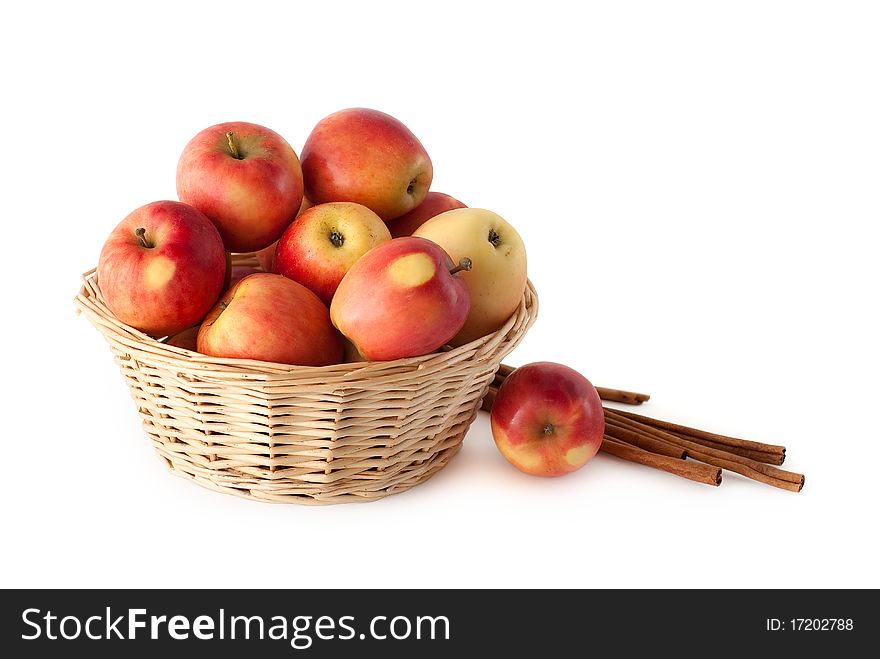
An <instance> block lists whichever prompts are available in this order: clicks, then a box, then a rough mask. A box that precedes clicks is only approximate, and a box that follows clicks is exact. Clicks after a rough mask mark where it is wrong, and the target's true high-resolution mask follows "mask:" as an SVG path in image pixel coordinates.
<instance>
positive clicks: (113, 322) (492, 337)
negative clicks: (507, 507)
mask: <svg viewBox="0 0 880 659" xmlns="http://www.w3.org/2000/svg"><path fill="white" fill-rule="evenodd" d="M233 263H234V264H235V265H253V264H255V263H256V259H255V258H254V255H253V254H234V255H233ZM81 278H82V285H81V287H80V290H79V292H78V293H77V295H76V297H75V298H74V304H75V306H76V309H77V313H83V314H85V316H86V317H87V318H88V319H89V321H90V322H91V323H92V324H93V325H94V326H95V327H96V328H97V329H98V330H99V331H100V332H101V333H102V334H103V335H104V336H105V338H108V339H109V338H113V339H115V340H116V341H118V342H120V343H122V344H125V345H128V346H130V347H132V348H133V349H136V350H138V351H139V352H140V351H145V352H147V353H149V354H150V355H151V356H153V357H154V358H156V359H158V360H160V361H162V362H163V363H166V364H169V365H171V364H174V365H176V366H177V367H179V368H182V369H185V370H191V369H196V370H198V371H199V372H203V371H211V372H213V373H214V374H216V375H223V374H224V373H225V374H227V375H230V376H234V377H235V379H253V378H258V379H261V380H263V379H267V378H268V379H272V378H275V377H280V378H284V377H285V376H290V375H295V376H297V377H298V378H302V377H304V376H308V375H314V376H315V377H316V378H321V377H322V376H323V377H327V376H330V377H334V378H339V377H343V378H346V379H348V378H350V377H351V378H360V377H374V376H376V375H380V374H381V373H382V372H383V371H387V372H396V373H399V372H400V371H408V370H419V371H424V370H426V369H430V368H431V367H439V368H442V366H443V365H445V364H448V363H450V362H456V361H459V360H461V359H466V358H467V356H468V355H471V354H473V352H474V350H480V351H481V352H482V351H484V350H486V349H487V348H488V349H489V352H495V351H496V350H500V351H501V352H502V353H503V354H507V353H508V352H510V350H512V349H513V348H514V347H515V346H516V344H518V343H519V340H520V339H521V338H522V336H523V335H524V334H525V332H526V331H527V330H528V328H530V327H531V326H532V324H533V323H534V322H535V320H536V318H537V313H538V295H537V292H536V290H535V287H534V285H533V283H532V281H531V280H530V279H527V280H526V288H525V291H524V292H523V297H522V299H521V300H520V304H519V305H518V307H517V309H516V311H515V312H514V313H513V315H511V317H510V318H508V320H507V321H506V322H505V323H504V325H503V326H502V327H500V328H499V329H498V330H496V331H495V332H492V333H490V334H487V335H485V336H482V337H480V338H478V339H475V340H474V341H471V342H469V343H466V344H463V345H461V346H456V347H452V346H448V345H447V346H443V347H442V348H441V349H440V351H439V352H434V353H429V354H427V355H420V356H418V357H407V358H403V359H395V360H389V361H374V362H344V363H340V364H330V365H327V366H301V365H293V364H282V363H278V362H268V361H262V360H257V359H241V358H230V357H212V356H209V355H205V354H202V353H198V352H193V351H191V350H187V349H186V348H179V347H177V346H172V345H168V344H167V343H165V342H164V341H165V340H166V339H167V338H168V337H161V338H155V337H153V336H150V335H149V334H146V333H145V332H142V331H140V330H137V329H135V328H133V327H131V326H130V325H126V324H125V323H123V322H121V321H120V320H119V319H117V318H116V316H115V315H114V314H113V313H112V312H111V311H110V309H109V308H108V307H107V306H106V304H105V303H104V301H103V297H102V295H101V291H100V286H99V285H98V276H97V268H92V269H91V270H88V271H87V272H85V273H83V275H82V277H81Z"/></svg>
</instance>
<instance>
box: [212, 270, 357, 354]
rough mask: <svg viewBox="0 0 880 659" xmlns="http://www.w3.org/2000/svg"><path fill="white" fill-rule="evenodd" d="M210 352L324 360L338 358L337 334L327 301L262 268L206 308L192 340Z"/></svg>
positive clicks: (301, 286)
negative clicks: (212, 305)
mask: <svg viewBox="0 0 880 659" xmlns="http://www.w3.org/2000/svg"><path fill="white" fill-rule="evenodd" d="M196 346H197V348H198V351H199V352H201V353H203V354H206V355H211V356H214V357H235V358H239V359H260V360H263V361H269V362H280V363H282V364H299V365H302V366H325V365H328V364H338V363H340V362H342V356H343V347H342V337H341V336H340V335H339V333H338V332H337V331H336V330H335V329H334V328H333V326H332V325H331V324H330V314H329V312H328V310H327V307H326V306H325V305H324V303H323V302H321V300H320V299H319V298H318V296H317V295H315V294H314V293H312V292H311V291H310V290H309V289H307V288H306V287H305V286H303V285H302V284H298V283H296V282H295V281H293V280H290V279H288V278H287V277H284V276H282V275H275V274H269V273H265V272H261V273H258V274H253V275H249V276H247V277H245V278H244V279H242V280H240V281H239V282H238V283H237V284H235V285H234V286H233V287H232V288H230V289H229V290H228V291H226V292H225V293H224V294H223V295H222V296H221V297H220V300H219V302H217V304H216V305H215V306H214V308H213V309H211V310H210V311H209V312H208V315H207V316H205V320H204V321H202V326H201V328H200V329H199V333H198V337H197V340H196Z"/></svg>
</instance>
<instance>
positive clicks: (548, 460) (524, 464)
mask: <svg viewBox="0 0 880 659" xmlns="http://www.w3.org/2000/svg"><path fill="white" fill-rule="evenodd" d="M490 417H491V424H492V436H493V437H494V439H495V444H496V445H497V446H498V450H500V451H501V454H502V455H503V456H504V457H505V458H506V459H507V461H508V462H510V464H512V465H513V466H514V467H516V468H517V469H519V470H520V471H523V472H525V473H527V474H533V475H535V476H561V475H563V474H567V473H570V472H572V471H575V470H577V469H580V468H581V467H583V466H584V465H585V464H586V463H587V462H589V460H590V459H591V458H592V457H593V456H594V455H596V452H597V451H598V450H599V447H600V446H601V445H602V436H603V435H604V433H605V414H604V412H603V410H602V401H601V400H599V394H598V393H597V392H596V389H595V387H593V385H592V384H590V381H589V380H587V378H585V377H584V376H583V375H581V374H580V373H578V372H577V371H575V370H574V369H572V368H569V367H568V366H564V365H563V364H556V363H554V362H534V363H531V364H526V365H525V366H520V367H519V368H517V369H516V370H514V371H513V373H511V374H510V375H509V376H508V377H507V378H506V379H505V380H504V383H503V384H502V385H501V387H500V388H499V390H498V395H497V396H496V397H495V402H494V403H493V405H492V412H491V413H490Z"/></svg>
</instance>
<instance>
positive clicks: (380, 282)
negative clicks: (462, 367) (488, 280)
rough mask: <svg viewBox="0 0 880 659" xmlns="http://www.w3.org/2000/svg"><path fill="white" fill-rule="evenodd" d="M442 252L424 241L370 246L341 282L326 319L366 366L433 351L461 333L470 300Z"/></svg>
mask: <svg viewBox="0 0 880 659" xmlns="http://www.w3.org/2000/svg"><path fill="white" fill-rule="evenodd" d="M467 267H470V264H469V262H467V261H466V260H465V259H463V260H462V263H461V264H460V265H459V266H454V265H453V263H452V261H451V260H450V258H449V256H448V255H447V254H446V252H444V251H443V249H442V248H440V247H439V246H438V245H437V244H435V243H432V242H431V241H430V240H425V239H424V238H412V237H405V238H394V239H393V240H389V241H388V242H385V243H382V244H381V245H379V246H377V247H374V248H373V249H371V250H370V251H369V252H367V253H366V254H364V255H363V256H362V257H361V258H360V259H358V260H357V262H355V264H354V265H353V266H352V267H351V269H350V270H349V271H348V272H347V273H346V274H345V277H343V278H342V282H341V283H340V284H339V288H338V289H337V290H336V295H334V296H333V302H332V303H331V305H330V317H331V319H332V321H333V324H334V325H336V327H337V328H338V329H339V330H340V331H341V332H342V333H343V334H344V335H345V337H346V338H348V340H349V341H351V342H352V343H353V344H354V348H355V350H356V351H357V352H359V353H360V354H361V355H363V356H364V357H365V358H366V359H367V360H369V361H377V360H387V359H399V358H403V357H416V356H418V355H425V354H427V353H429V352H433V351H434V350H436V349H437V348H439V347H440V346H442V345H443V344H445V343H446V342H447V341H449V339H451V338H452V337H453V336H455V334H456V332H458V331H459V330H460V329H461V326H462V324H463V323H464V319H465V318H467V313H468V308H469V307H470V300H469V298H468V293H467V287H466V286H465V285H464V282H463V281H462V280H461V278H460V277H459V275H458V274H457V273H458V271H459V270H460V269H463V268H465V269H466V268H467Z"/></svg>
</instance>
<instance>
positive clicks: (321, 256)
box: [274, 201, 391, 305]
mask: <svg viewBox="0 0 880 659" xmlns="http://www.w3.org/2000/svg"><path fill="white" fill-rule="evenodd" d="M388 240H391V234H390V233H389V232H388V227H387V226H385V223H384V222H383V221H382V220H381V218H380V217H379V216H378V215H376V214H375V213H374V212H373V211H371V210H370V209H369V208H367V207H366V206H362V205H360V204H356V203H354V202H351V201H334V202H329V203H326V204H318V205H317V206H312V207H311V208H309V209H308V210H306V211H305V212H304V213H303V214H302V215H300V216H299V217H297V218H296V221H294V222H293V224H291V225H290V226H289V227H287V229H286V230H285V231H284V233H283V234H282V235H281V238H279V239H278V246H277V248H276V249H275V265H274V272H277V273H278V274H279V275H284V276H285V277H288V278H290V279H293V280H294V281H298V282H299V283H300V284H302V285H303V286H305V287H306V288H308V289H310V290H311V291H313V292H315V293H317V295H318V297H319V298H321V300H322V301H323V302H324V303H325V304H327V305H329V304H330V301H331V300H332V299H333V294H334V293H335V292H336V288H337V287H338V286H339V282H341V281H342V278H343V277H344V276H345V273H346V272H348V269H349V268H351V266H352V265H354V262H355V261H357V260H358V259H359V258H360V257H361V256H363V255H364V254H366V253H367V252H368V251H369V250H371V249H372V248H373V247H375V246H376V245H378V244H380V243H383V242H386V241H388Z"/></svg>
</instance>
